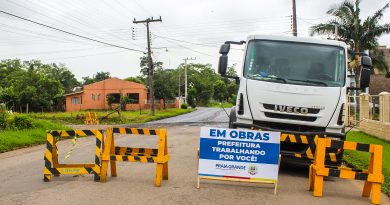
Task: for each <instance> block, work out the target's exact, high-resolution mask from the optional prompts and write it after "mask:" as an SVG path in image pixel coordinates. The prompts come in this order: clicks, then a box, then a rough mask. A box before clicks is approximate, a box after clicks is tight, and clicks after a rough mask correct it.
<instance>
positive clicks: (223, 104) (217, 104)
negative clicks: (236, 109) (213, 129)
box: [207, 102, 234, 108]
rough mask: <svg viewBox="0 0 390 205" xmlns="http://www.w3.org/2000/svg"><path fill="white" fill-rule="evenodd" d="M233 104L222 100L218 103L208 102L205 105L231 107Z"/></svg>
mask: <svg viewBox="0 0 390 205" xmlns="http://www.w3.org/2000/svg"><path fill="white" fill-rule="evenodd" d="M233 106H234V105H233V104H231V103H230V102H223V103H220V102H209V104H207V107H218V108H220V107H223V108H231V107H233Z"/></svg>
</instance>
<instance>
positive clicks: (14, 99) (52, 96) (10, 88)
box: [0, 59, 79, 111]
mask: <svg viewBox="0 0 390 205" xmlns="http://www.w3.org/2000/svg"><path fill="white" fill-rule="evenodd" d="M77 85H79V83H78V82H77V80H76V78H75V77H74V75H73V73H71V72H70V71H69V70H68V69H67V68H66V67H65V66H64V65H61V64H60V65H59V66H58V65H56V64H44V63H42V62H41V61H39V60H30V61H23V62H22V61H20V60H18V59H16V60H2V61H0V101H2V102H4V103H6V104H7V105H8V107H10V108H11V107H13V108H14V109H15V108H16V109H15V110H17V111H23V108H26V107H27V106H28V108H29V111H41V110H42V109H50V110H52V109H53V108H56V110H61V109H62V108H63V105H64V103H65V98H64V96H63V95H64V93H65V91H67V92H70V91H71V89H72V88H73V87H74V86H77ZM1 88H3V89H1Z"/></svg>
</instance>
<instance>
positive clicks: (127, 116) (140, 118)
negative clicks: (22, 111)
mask: <svg viewBox="0 0 390 205" xmlns="http://www.w3.org/2000/svg"><path fill="white" fill-rule="evenodd" d="M192 111H194V109H191V108H188V109H179V108H172V109H166V110H156V112H155V115H154V116H152V115H150V111H149V110H142V111H141V113H140V111H139V110H137V111H122V114H121V115H122V117H121V118H120V117H119V115H118V113H117V112H115V113H113V114H111V115H110V116H108V117H107V118H106V119H104V120H100V124H133V123H145V122H149V121H153V120H158V119H163V118H168V117H173V116H177V115H181V114H185V113H189V112H192ZM87 112H88V111H80V112H59V113H31V114H29V115H30V116H31V117H33V118H36V119H45V120H54V121H61V122H65V123H70V124H84V120H85V115H86V113H87ZM93 112H96V114H97V116H98V118H99V119H101V118H102V117H104V116H106V115H107V114H108V113H110V112H111V111H93Z"/></svg>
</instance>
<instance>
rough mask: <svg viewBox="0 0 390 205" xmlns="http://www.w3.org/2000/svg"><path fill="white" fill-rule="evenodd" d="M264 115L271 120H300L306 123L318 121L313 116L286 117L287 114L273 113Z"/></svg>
mask: <svg viewBox="0 0 390 205" xmlns="http://www.w3.org/2000/svg"><path fill="white" fill-rule="evenodd" d="M264 115H265V116H266V117H269V118H279V119H287V120H298V121H306V122H314V121H316V119H317V117H312V116H301V115H286V114H279V113H272V112H264Z"/></svg>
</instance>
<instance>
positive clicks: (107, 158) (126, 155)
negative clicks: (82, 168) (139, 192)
mask: <svg viewBox="0 0 390 205" xmlns="http://www.w3.org/2000/svg"><path fill="white" fill-rule="evenodd" d="M115 134H126V135H154V136H158V145H157V149H151V148H134V147H118V146H115V139H114V136H115ZM116 161H123V162H142V163H156V164H157V167H156V176H155V186H160V185H161V181H162V179H164V180H167V179H168V161H169V155H168V146H167V131H166V129H146V128H142V129H139V128H108V129H107V135H106V142H105V145H104V148H103V154H102V170H101V174H100V181H101V182H105V181H106V176H107V169H108V163H109V162H110V168H111V169H110V170H111V176H113V177H115V176H117V172H116Z"/></svg>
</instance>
